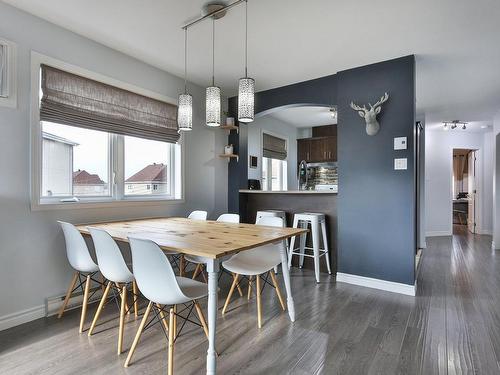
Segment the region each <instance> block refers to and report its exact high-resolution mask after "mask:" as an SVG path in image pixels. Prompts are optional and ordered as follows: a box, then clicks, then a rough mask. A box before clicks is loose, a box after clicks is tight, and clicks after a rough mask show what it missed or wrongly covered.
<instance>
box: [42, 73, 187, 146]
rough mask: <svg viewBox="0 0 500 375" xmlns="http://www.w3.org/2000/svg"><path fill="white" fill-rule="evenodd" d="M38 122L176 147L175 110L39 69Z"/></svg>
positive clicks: (99, 83) (79, 77) (138, 97)
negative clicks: (168, 143)
mask: <svg viewBox="0 0 500 375" xmlns="http://www.w3.org/2000/svg"><path fill="white" fill-rule="evenodd" d="M41 69H42V92H43V95H42V100H41V105H40V120H42V121H50V122H56V123H59V124H65V125H71V126H79V127H82V128H87V129H93V130H101V131H106V132H110V133H115V134H122V135H129V136H133V137H140V138H146V139H152V140H157V141H164V142H170V143H175V142H177V141H178V139H179V133H178V131H177V106H176V105H173V104H169V103H165V102H162V101H159V100H156V99H152V98H148V97H146V96H142V95H139V94H135V93H133V92H130V91H127V90H123V89H120V88H117V87H114V86H110V85H107V84H104V83H102V82H97V81H94V80H91V79H88V78H84V77H81V76H78V75H75V74H72V73H68V72H65V71H62V70H59V69H56V68H53V67H50V66H47V65H42V66H41Z"/></svg>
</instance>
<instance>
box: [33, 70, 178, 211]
mask: <svg viewBox="0 0 500 375" xmlns="http://www.w3.org/2000/svg"><path fill="white" fill-rule="evenodd" d="M39 69H40V68H39ZM50 69H54V71H55V74H56V76H57V74H59V72H61V73H62V74H67V75H68V76H67V77H65V78H67V79H69V80H70V81H69V82H70V84H68V83H67V81H66V82H65V83H64V87H63V90H67V87H70V88H69V89H68V90H70V89H71V83H72V81H71V80H72V79H75V82H77V81H76V80H84V81H83V85H84V87H83V90H85V89H86V88H87V87H85V85H86V84H87V83H86V82H85V80H86V78H82V77H80V76H75V77H76V78H73V77H72V74H71V73H66V72H65V71H58V70H57V69H55V68H50ZM40 74H41V75H42V76H43V77H45V79H43V80H39V82H43V84H42V87H41V91H43V94H42V95H40V98H42V100H41V103H40V121H37V122H35V123H34V125H33V126H34V130H35V136H34V140H35V141H36V147H35V152H34V153H33V154H34V155H40V156H41V157H39V158H37V157H34V159H33V161H34V163H33V165H34V166H35V168H36V170H35V171H34V173H33V176H34V178H36V180H35V183H34V184H33V185H34V186H33V193H32V194H33V195H34V197H35V198H36V200H35V201H34V203H35V204H40V205H44V204H59V205H64V204H68V203H75V202H81V203H91V202H113V201H131V200H132V201H133V200H140V201H143V200H150V199H154V200H158V199H181V188H182V186H181V170H182V167H181V144H180V143H179V142H175V140H176V139H178V135H177V134H174V132H173V131H171V130H170V129H171V128H169V129H167V126H165V130H164V129H162V128H161V126H163V123H160V124H156V123H154V124H153V125H154V126H151V127H150V128H147V126H148V121H149V122H154V121H158V117H161V116H162V115H165V113H166V114H167V115H169V112H168V111H169V110H170V107H172V105H170V104H168V103H163V102H159V101H158V100H156V99H155V100H153V99H149V98H147V97H142V96H140V97H139V98H132V99H131V100H130V101H129V102H130V103H137V102H140V101H143V103H141V107H140V108H139V109H140V111H139V112H142V113H139V114H134V113H133V110H134V108H131V107H129V108H127V111H126V112H125V113H126V115H128V114H130V113H132V117H131V118H126V119H125V120H123V113H120V116H118V117H117V118H116V119H114V118H112V117H111V116H112V115H113V113H115V112H116V111H114V108H109V109H108V108H105V106H106V105H107V104H106V103H104V105H101V103H98V104H93V103H90V104H89V103H88V102H85V100H88V98H89V95H86V96H85V97H83V96H82V97H81V98H78V97H77V98H76V99H74V100H75V101H76V102H77V103H76V105H75V106H74V107H73V108H71V110H70V111H68V112H67V113H64V115H60V113H61V111H65V110H66V107H68V104H67V102H64V104H65V107H61V108H57V106H58V102H57V98H55V100H54V97H55V96H57V95H58V93H59V91H60V90H54V91H55V92H56V93H55V94H54V93H50V89H51V88H50V87H48V85H50V84H51V79H53V78H51V77H49V76H48V75H46V76H44V75H43V74H44V71H43V65H42V68H41V71H40ZM77 83H78V82H77ZM56 84H57V82H56ZM89 84H90V85H94V86H93V87H92V90H88V91H87V92H86V94H89V93H90V96H92V95H93V92H95V91H96V90H99V87H98V86H97V85H104V84H102V83H100V82H97V81H90V83H89ZM43 85H47V87H43ZM110 90H111V92H112V90H115V88H113V87H111V86H109V87H106V90H104V91H103V92H101V93H99V95H102V94H104V95H106V94H108V93H109V92H110ZM116 90H120V89H116ZM46 92H49V93H50V94H52V97H51V96H50V94H49V95H46ZM94 95H97V94H94ZM116 95H118V97H119V99H120V106H124V105H125V106H126V105H127V96H131V95H136V94H133V93H132V92H131V90H129V91H124V92H120V91H117V92H116ZM74 96H75V95H74V93H73V95H67V96H66V97H65V98H64V100H67V98H68V97H70V98H73V97H74ZM99 99H100V97H99ZM113 99H114V98H113ZM44 100H46V101H47V102H49V104H50V105H49V104H47V102H44ZM51 100H52V101H53V102H50V101H51ZM71 100H73V99H71ZM105 100H106V97H105V99H104V101H105ZM148 100H152V102H151V103H148V102H147V101H148ZM79 101H80V102H79ZM113 101H115V100H113ZM109 102H110V103H111V102H112V100H110V101H109ZM123 103H125V104H123ZM149 104H151V105H149ZM71 105H73V103H69V106H71ZM131 105H133V104H131ZM163 105H165V106H170V107H162V106H163ZM44 106H46V108H44ZM78 106H81V107H83V106H87V107H88V106H95V107H96V108H97V110H99V111H101V112H100V113H97V114H96V113H92V108H90V109H89V108H87V107H86V108H84V109H85V112H83V111H82V112H78V111H79V110H80V108H78ZM155 106H157V107H158V108H159V109H158V113H159V114H158V113H151V116H149V113H144V111H142V108H147V109H146V110H145V111H148V110H151V108H153V109H152V110H153V111H154V110H155ZM47 108H48V109H47ZM54 108H55V110H54ZM165 108H166V109H165ZM118 110H121V108H119V109H118ZM44 111H45V112H44ZM105 111H109V113H110V114H109V116H108V114H107V113H104V112H105ZM89 113H90V115H89ZM75 114H76V115H75ZM58 116H59V117H58ZM72 116H74V117H72ZM85 116H87V118H85ZM92 116H94V117H92ZM106 116H108V117H106ZM134 116H136V118H134ZM141 116H143V117H142V118H141ZM144 118H145V119H144ZM100 120H102V124H101V123H100ZM143 120H144V124H142V123H141V121H143ZM165 121H170V119H167V120H165ZM129 124H132V126H130V129H131V130H130V131H128V129H127V126H128V125H129ZM169 124H170V123H169ZM101 125H102V126H101ZM141 126H142V127H143V130H144V132H141V131H138V129H141ZM123 129H125V130H123ZM136 134H140V135H143V134H144V136H145V137H146V138H142V137H137V136H135V135H136ZM164 139H165V140H164ZM37 150H38V151H37Z"/></svg>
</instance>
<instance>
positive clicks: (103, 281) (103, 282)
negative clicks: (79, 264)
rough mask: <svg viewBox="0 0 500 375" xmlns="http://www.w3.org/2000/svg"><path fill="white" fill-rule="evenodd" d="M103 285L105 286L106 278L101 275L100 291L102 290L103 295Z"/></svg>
mask: <svg viewBox="0 0 500 375" xmlns="http://www.w3.org/2000/svg"><path fill="white" fill-rule="evenodd" d="M104 284H106V278H105V277H104V275H103V274H101V290H102V292H103V293H104V290H105V289H106V287H105V286H104Z"/></svg>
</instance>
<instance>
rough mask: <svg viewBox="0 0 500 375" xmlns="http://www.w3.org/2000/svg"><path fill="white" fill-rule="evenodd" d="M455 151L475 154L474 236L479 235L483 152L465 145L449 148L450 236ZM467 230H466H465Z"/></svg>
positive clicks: (451, 229)
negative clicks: (465, 150)
mask: <svg viewBox="0 0 500 375" xmlns="http://www.w3.org/2000/svg"><path fill="white" fill-rule="evenodd" d="M455 149H467V150H470V151H475V152H476V166H475V169H476V171H475V172H476V173H475V181H474V182H475V187H476V197H475V198H476V199H475V210H474V211H475V212H474V216H475V222H476V234H481V231H482V221H481V218H482V211H483V210H482V201H483V194H482V192H483V190H482V189H483V185H482V178H483V150H482V149H481V148H477V147H472V146H467V145H460V146H451V148H450V152H449V157H448V160H449V170H450V186H449V197H450V199H449V202H450V203H449V210H448V212H449V213H450V215H449V218H450V221H449V223H450V232H451V233H450V234H451V235H453V199H454V197H453V150H455ZM467 230H468V229H467Z"/></svg>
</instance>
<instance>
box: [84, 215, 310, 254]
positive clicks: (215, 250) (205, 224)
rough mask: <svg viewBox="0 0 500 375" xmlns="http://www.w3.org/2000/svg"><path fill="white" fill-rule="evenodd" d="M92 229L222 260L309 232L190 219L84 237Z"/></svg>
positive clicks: (110, 226) (112, 227)
mask: <svg viewBox="0 0 500 375" xmlns="http://www.w3.org/2000/svg"><path fill="white" fill-rule="evenodd" d="M88 227H95V228H100V229H104V230H106V231H107V232H108V233H109V234H110V235H111V237H113V238H114V239H115V240H116V241H121V242H128V238H127V237H129V236H132V237H139V238H147V239H150V240H152V241H154V242H156V243H157V244H158V245H159V246H160V247H161V248H162V249H163V250H172V251H177V252H180V253H183V254H190V255H199V256H203V257H207V258H211V259H217V258H221V257H223V256H225V255H229V254H234V253H236V252H239V251H242V250H248V249H251V248H254V247H257V246H262V245H266V244H269V243H272V242H277V241H279V240H284V239H286V238H289V237H293V236H296V235H299V234H302V233H305V232H307V229H301V228H277V227H267V226H260V225H253V224H232V223H222V222H217V221H211V220H207V221H203V220H191V219H186V218H155V219H140V220H127V221H115V222H108V223H92V224H84V225H78V226H77V229H78V230H79V231H80V232H81V233H83V234H89V230H88Z"/></svg>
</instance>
